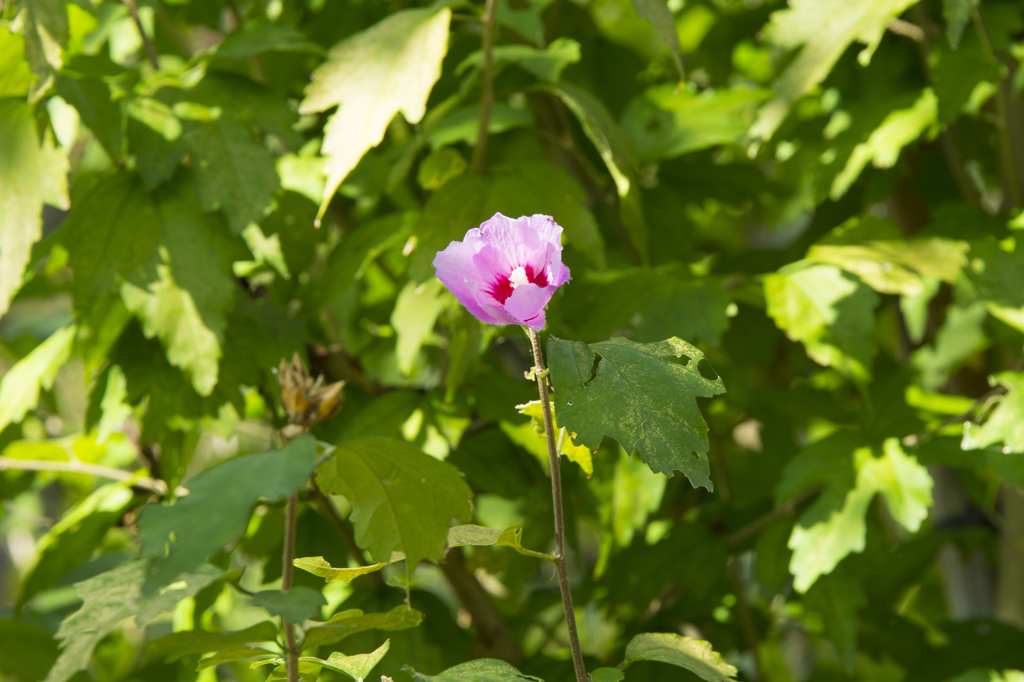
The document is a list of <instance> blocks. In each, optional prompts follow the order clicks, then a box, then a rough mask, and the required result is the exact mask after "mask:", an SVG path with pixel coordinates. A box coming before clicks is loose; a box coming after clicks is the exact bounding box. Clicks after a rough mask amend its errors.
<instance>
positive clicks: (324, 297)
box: [318, 211, 420, 305]
mask: <svg viewBox="0 0 1024 682" xmlns="http://www.w3.org/2000/svg"><path fill="white" fill-rule="evenodd" d="M419 217H420V216H419V214H418V213H414V212H411V211H410V212H407V213H393V214H391V215H389V216H386V217H384V218H381V219H379V220H371V221H369V222H367V223H365V224H363V225H360V226H359V227H358V228H356V229H355V230H353V231H352V232H351V233H349V234H347V235H345V237H344V238H343V239H342V241H341V244H339V245H338V247H337V248H335V249H334V250H333V251H332V252H331V255H330V257H329V258H328V260H327V268H326V270H327V274H326V276H325V278H324V283H323V288H322V289H321V291H320V292H318V293H319V297H318V301H319V302H320V305H327V304H329V303H331V302H333V301H334V299H335V298H336V297H337V296H338V294H340V293H341V292H343V291H345V290H347V289H348V288H349V287H350V286H352V285H353V283H355V281H356V280H358V279H362V277H363V274H365V272H366V269H367V268H368V267H369V265H370V263H372V262H373V261H374V260H376V259H377V258H378V257H379V256H380V255H381V254H382V253H384V252H385V251H387V250H388V249H391V248H394V247H396V246H399V245H401V244H402V243H403V242H405V241H407V240H408V238H409V236H410V235H411V234H412V232H413V227H414V226H415V225H416V222H417V220H418V219H419Z"/></svg>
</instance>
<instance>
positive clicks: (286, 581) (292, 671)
mask: <svg viewBox="0 0 1024 682" xmlns="http://www.w3.org/2000/svg"><path fill="white" fill-rule="evenodd" d="M298 503H299V494H298V493H297V492H294V493H292V494H291V495H290V496H289V497H288V506H287V508H286V511H285V517H284V551H283V552H282V556H281V591H282V592H288V590H290V589H291V588H292V571H293V570H294V568H293V566H292V562H293V561H294V560H295V519H296V509H297V507H298ZM282 622H283V624H284V639H285V641H286V642H287V643H288V654H287V658H286V659H285V661H286V667H287V670H288V682H299V652H298V647H297V646H296V644H295V626H294V625H292V623H291V621H287V620H282Z"/></svg>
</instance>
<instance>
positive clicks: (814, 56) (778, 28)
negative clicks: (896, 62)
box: [750, 0, 916, 140]
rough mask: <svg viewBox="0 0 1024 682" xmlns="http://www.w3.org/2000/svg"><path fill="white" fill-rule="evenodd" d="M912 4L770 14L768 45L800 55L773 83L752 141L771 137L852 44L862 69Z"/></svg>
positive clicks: (815, 5)
mask: <svg viewBox="0 0 1024 682" xmlns="http://www.w3.org/2000/svg"><path fill="white" fill-rule="evenodd" d="M915 2H916V0H858V1H857V2H848V0H794V1H793V2H791V3H790V5H789V7H788V8H787V9H784V10H780V11H777V12H774V13H773V14H772V17H771V22H770V23H769V25H768V28H767V35H768V39H769V41H770V42H771V43H773V44H774V45H777V46H779V47H783V48H787V49H795V48H800V52H799V53H798V54H797V56H796V58H795V59H794V60H793V61H792V62H791V63H790V64H789V66H788V67H787V68H786V70H785V72H783V74H782V76H780V77H779V79H778V80H777V81H776V82H775V84H774V87H775V91H776V94H775V97H774V98H773V99H772V100H771V101H770V102H769V103H768V104H767V105H766V106H765V107H764V108H762V109H761V111H760V113H759V114H758V117H757V121H756V122H755V123H754V126H753V127H752V128H751V130H750V134H751V136H753V137H759V138H761V139H763V140H768V139H769V138H771V136H772V135H773V134H774V133H775V131H776V130H777V129H778V127H779V125H781V124H782V121H783V119H784V118H785V117H786V114H787V113H788V112H789V108H790V106H791V105H792V104H793V102H795V101H796V100H797V99H798V98H800V97H801V96H803V95H805V94H807V93H808V92H810V91H811V90H812V89H813V88H814V86H816V85H818V84H819V83H821V82H822V81H823V80H825V77H826V76H828V74H829V72H830V71H831V70H832V67H833V66H834V65H835V63H836V62H837V61H838V60H839V57H841V56H842V54H843V53H844V52H845V51H846V48H848V47H849V46H850V45H851V44H852V43H854V42H860V43H864V45H865V47H864V49H863V50H861V52H860V53H859V54H858V55H857V61H858V63H860V65H861V66H866V65H867V64H868V62H870V61H871V56H872V55H873V54H874V52H875V48H877V47H878V43H880V42H881V40H882V35H883V34H884V33H885V30H886V28H887V27H888V25H889V22H890V21H892V19H894V18H895V17H896V16H898V15H899V14H900V13H901V12H903V10H905V9H907V8H908V7H910V6H911V5H913V4H914V3H915Z"/></svg>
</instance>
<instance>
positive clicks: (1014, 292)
mask: <svg viewBox="0 0 1024 682" xmlns="http://www.w3.org/2000/svg"><path fill="white" fill-rule="evenodd" d="M970 254H971V265H970V267H969V268H966V269H965V270H964V272H965V273H966V275H967V277H968V278H969V279H970V281H971V283H972V284H973V285H974V287H975V290H976V291H977V294H978V296H979V297H980V298H983V299H985V300H986V301H987V302H988V310H989V312H990V313H992V314H993V315H994V316H996V317H998V318H999V319H1000V320H1002V321H1003V322H1005V323H1006V324H1008V325H1010V326H1011V327H1014V328H1015V329H1017V330H1019V331H1024V246H1021V247H1015V249H1014V250H1013V251H1009V250H1008V249H1007V248H1006V245H1005V243H999V242H997V241H996V240H995V239H994V238H991V237H989V238H986V239H982V240H977V241H973V242H971V251H970Z"/></svg>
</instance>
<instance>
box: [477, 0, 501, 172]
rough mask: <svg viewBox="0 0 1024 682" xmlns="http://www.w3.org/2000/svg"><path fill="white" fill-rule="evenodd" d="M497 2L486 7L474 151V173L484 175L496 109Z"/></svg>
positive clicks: (489, 1)
mask: <svg viewBox="0 0 1024 682" xmlns="http://www.w3.org/2000/svg"><path fill="white" fill-rule="evenodd" d="M495 4H496V3H495V0H487V4H486V5H485V6H484V16H483V24H484V44H483V53H484V55H483V56H484V63H483V82H482V83H481V86H480V87H481V90H482V94H481V95H480V128H479V130H478V133H477V138H476V148H475V149H473V171H474V172H476V173H483V171H484V162H485V158H486V155H487V129H488V127H489V125H490V122H491V109H492V108H493V107H494V73H493V72H494V69H493V67H494V20H495V17H494V14H495V12H494V6H495Z"/></svg>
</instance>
